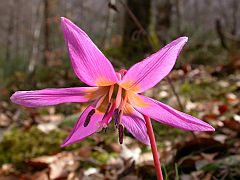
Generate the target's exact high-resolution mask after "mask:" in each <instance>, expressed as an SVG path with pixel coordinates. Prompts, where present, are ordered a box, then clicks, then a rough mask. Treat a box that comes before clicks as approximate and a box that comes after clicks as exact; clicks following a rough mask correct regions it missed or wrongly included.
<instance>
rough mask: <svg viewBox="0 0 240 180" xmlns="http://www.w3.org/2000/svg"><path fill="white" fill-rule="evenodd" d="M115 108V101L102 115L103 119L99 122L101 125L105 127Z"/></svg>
mask: <svg viewBox="0 0 240 180" xmlns="http://www.w3.org/2000/svg"><path fill="white" fill-rule="evenodd" d="M115 108H116V103H115V102H113V103H112V104H111V106H110V109H109V111H108V112H106V113H105V114H104V116H103V119H102V121H101V124H102V126H103V127H107V124H108V123H109V120H110V118H111V117H112V115H113V112H114V110H115Z"/></svg>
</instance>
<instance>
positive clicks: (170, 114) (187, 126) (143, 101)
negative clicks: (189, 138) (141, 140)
mask: <svg viewBox="0 0 240 180" xmlns="http://www.w3.org/2000/svg"><path fill="white" fill-rule="evenodd" d="M129 101H130V103H131V104H132V106H133V107H134V108H135V109H136V110H137V111H139V112H141V113H142V114H145V115H147V116H149V117H151V118H153V119H154V120H156V121H158V122H160V123H163V124H167V125H170V126H173V127H176V128H179V129H184V130H190V131H214V128H213V127H212V126H211V125H209V124H207V123H205V122H203V121H201V120H199V119H197V118H195V117H193V116H191V115H188V114H185V113H183V112H180V111H177V110H175V109H173V108H171V107H170V106H167V105H165V104H163V103H161V102H159V101H156V100H154V99H151V98H148V97H145V96H142V95H138V94H135V95H132V96H131V97H130V99H129Z"/></svg>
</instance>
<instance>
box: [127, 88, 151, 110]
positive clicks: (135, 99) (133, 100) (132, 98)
mask: <svg viewBox="0 0 240 180" xmlns="http://www.w3.org/2000/svg"><path fill="white" fill-rule="evenodd" d="M128 100H129V102H130V104H134V106H138V107H139V108H146V107H149V103H147V102H146V101H144V99H142V98H141V97H139V96H137V95H136V94H135V93H133V92H129V91H128Z"/></svg>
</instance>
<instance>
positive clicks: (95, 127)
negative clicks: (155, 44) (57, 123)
mask: <svg viewBox="0 0 240 180" xmlns="http://www.w3.org/2000/svg"><path fill="white" fill-rule="evenodd" d="M61 26H62V30H63V33H64V38H65V42H66V44H67V47H68V52H69V55H70V59H71V64H72V66H73V70H74V72H75V74H76V75H77V77H78V78H79V79H80V80H81V81H82V82H84V83H85V84H87V85H89V86H91V87H74V88H60V89H43V90H36V91H18V92H16V93H14V94H13V95H12V97H11V100H12V102H14V103H16V104H20V105H23V106H26V107H44V106H51V105H56V104H61V103H67V102H89V101H90V102H93V103H92V104H91V105H89V106H88V107H87V108H86V109H85V110H84V111H83V113H82V114H81V116H80V118H79V119H78V121H77V123H76V124H75V127H74V128H73V130H72V132H71V133H70V135H69V136H68V137H67V139H66V140H65V141H64V143H63V144H62V146H67V145H70V144H72V143H75V142H77V141H80V140H82V139H84V138H86V137H87V136H90V135H92V134H94V133H95V132H97V131H99V130H101V129H102V128H106V127H107V125H108V124H109V123H110V122H111V120H112V117H113V119H114V121H115V125H116V127H117V128H118V130H119V138H120V139H119V141H120V143H122V139H123V129H124V128H126V129H127V130H128V131H129V132H130V133H131V134H132V135H133V136H134V137H135V138H137V139H138V140H139V141H141V142H142V143H144V144H149V137H148V134H147V129H146V124H145V121H144V118H143V114H144V115H146V116H149V117H151V118H153V119H154V120H156V121H158V122H160V123H163V124H167V125H170V126H174V127H176V128H180V129H184V130H190V131H214V128H213V127H212V126H210V125H209V124H207V123H205V122H203V121H201V120H199V119H197V118H195V117H192V116H190V115H188V114H185V113H183V112H180V111H177V110H175V109H173V108H171V107H169V106H167V105H165V104H163V103H161V102H159V101H156V100H154V99H151V98H149V97H145V96H143V95H141V94H140V93H142V92H144V91H145V90H147V89H149V88H151V87H153V86H155V85H156V84H157V83H158V82H159V81H160V80H162V79H163V78H164V77H165V76H166V75H167V74H168V73H169V72H170V71H171V69H172V68H173V66H174V64H175V61H176V58H177V56H178V54H179V52H180V51H181V49H182V47H183V46H184V44H185V43H186V42H187V37H180V38H178V39H176V40H174V41H173V42H171V43H170V44H168V45H166V46H165V47H164V48H162V49H161V50H160V51H158V52H156V53H154V54H153V55H151V56H150V57H148V58H146V59H144V60H143V61H141V62H139V63H137V64H135V65H134V66H132V67H131V68H130V69H129V70H128V71H125V70H121V71H119V72H115V71H114V69H113V66H112V64H111V63H110V62H109V60H108V59H107V58H106V57H105V56H104V55H103V54H102V52H101V51H100V50H99V49H98V48H97V47H96V45H95V44H94V43H93V42H92V41H91V39H90V38H89V37H88V35H87V34H86V33H85V32H84V31H83V30H81V29H80V28H79V27H77V26H76V25H75V24H73V23H72V22H71V21H70V20H68V19H66V18H62V19H61Z"/></svg>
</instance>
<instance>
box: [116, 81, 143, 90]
mask: <svg viewBox="0 0 240 180" xmlns="http://www.w3.org/2000/svg"><path fill="white" fill-rule="evenodd" d="M134 83H135V81H133V80H128V81H124V82H122V83H120V84H119V86H121V87H122V88H124V89H126V90H131V91H133V92H138V91H140V89H141V87H140V86H139V85H137V84H134Z"/></svg>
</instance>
